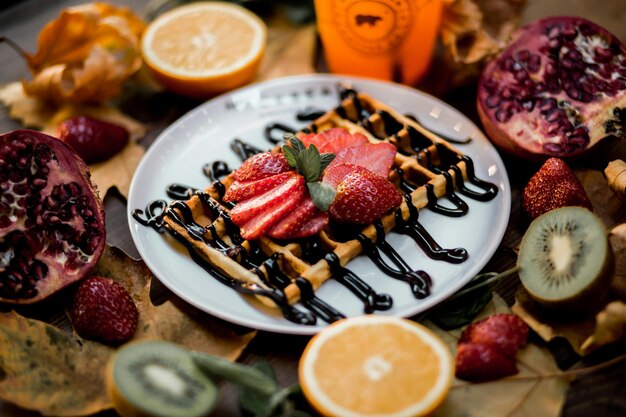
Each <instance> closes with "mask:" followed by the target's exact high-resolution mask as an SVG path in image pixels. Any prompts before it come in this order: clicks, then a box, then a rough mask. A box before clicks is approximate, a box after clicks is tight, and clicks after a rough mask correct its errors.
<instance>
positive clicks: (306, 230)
mask: <svg viewBox="0 0 626 417" xmlns="http://www.w3.org/2000/svg"><path fill="white" fill-rule="evenodd" d="M327 224H328V213H324V212H323V211H319V210H318V212H317V214H315V216H313V218H312V219H310V220H309V221H308V222H307V223H306V224H304V225H303V226H302V227H301V228H300V230H298V231H297V232H295V233H294V234H293V236H291V238H292V239H300V238H304V237H309V236H313V235H316V234H318V233H319V232H321V231H322V229H324V228H325V227H326V225H327Z"/></svg>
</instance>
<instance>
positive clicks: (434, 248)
mask: <svg viewBox="0 0 626 417" xmlns="http://www.w3.org/2000/svg"><path fill="white" fill-rule="evenodd" d="M404 201H405V202H406V205H407V207H408V209H409V218H408V219H407V220H404V218H403V217H402V211H401V210H400V209H397V210H396V215H395V216H396V225H395V227H394V229H393V230H394V231H395V232H398V233H400V234H403V235H407V236H410V237H411V238H412V239H413V240H414V241H415V243H417V244H418V246H419V247H420V248H421V249H422V250H423V251H424V253H426V255H428V257H430V258H432V259H435V260H438V261H446V262H450V263H453V264H458V263H461V262H464V261H465V260H467V257H468V254H467V250H466V249H464V248H454V249H443V248H442V247H441V246H439V244H438V243H437V242H436V241H435V239H433V237H432V236H431V235H430V233H428V231H427V230H426V229H425V228H424V226H422V224H421V223H420V222H419V221H418V217H419V213H418V210H417V207H415V205H413V202H412V201H411V196H410V195H408V194H407V195H405V196H404Z"/></svg>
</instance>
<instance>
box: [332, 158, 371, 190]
mask: <svg viewBox="0 0 626 417" xmlns="http://www.w3.org/2000/svg"><path fill="white" fill-rule="evenodd" d="M364 171H369V170H368V169H367V168H365V167H363V166H361V165H355V164H348V163H340V164H332V165H331V166H329V167H328V168H326V171H324V177H323V178H322V183H324V184H326V185H328V186H329V187H332V188H334V189H335V190H336V189H337V186H338V185H339V183H340V182H341V181H343V179H344V178H345V176H346V175H348V174H351V173H353V172H364Z"/></svg>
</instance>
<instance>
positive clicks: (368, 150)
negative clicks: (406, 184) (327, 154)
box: [329, 142, 396, 178]
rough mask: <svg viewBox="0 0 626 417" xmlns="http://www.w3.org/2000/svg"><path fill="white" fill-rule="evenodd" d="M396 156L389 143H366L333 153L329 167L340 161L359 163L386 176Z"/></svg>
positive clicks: (394, 148)
mask: <svg viewBox="0 0 626 417" xmlns="http://www.w3.org/2000/svg"><path fill="white" fill-rule="evenodd" d="M395 157H396V147H395V146H393V145H392V144H390V143H386V142H380V143H367V144H365V145H359V146H353V147H351V148H346V149H342V150H341V151H339V152H337V153H336V154H335V159H333V161H332V162H331V163H330V165H329V167H331V166H333V165H337V164H341V163H350V164H355V165H360V166H362V167H365V168H367V169H369V170H370V171H372V172H375V173H377V174H379V175H382V176H383V177H385V178H387V176H388V175H389V169H390V168H391V165H393V160H394V158H395Z"/></svg>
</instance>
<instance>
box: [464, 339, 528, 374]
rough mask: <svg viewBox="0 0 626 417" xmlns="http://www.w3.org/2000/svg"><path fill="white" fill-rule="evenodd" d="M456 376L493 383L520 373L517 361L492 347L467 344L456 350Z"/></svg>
mask: <svg viewBox="0 0 626 417" xmlns="http://www.w3.org/2000/svg"><path fill="white" fill-rule="evenodd" d="M455 369H456V371H455V376H456V377H457V378H459V379H463V380H465V381H472V382H484V381H493V380H496V379H500V378H504V377H505V376H511V375H515V374H516V373H518V370H517V365H516V364H515V360H514V359H512V358H511V357H509V356H507V355H505V354H504V353H503V352H501V351H500V350H498V349H496V348H495V347H493V346H491V345H482V344H474V343H465V344H462V345H459V346H458V347H457V350H456V359H455Z"/></svg>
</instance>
